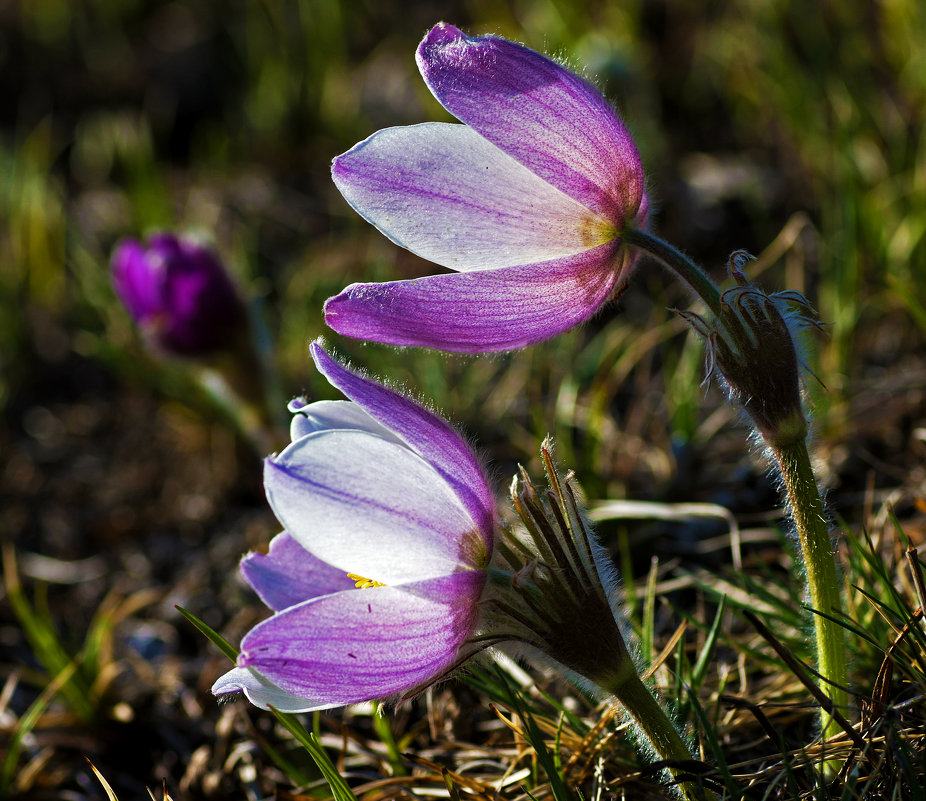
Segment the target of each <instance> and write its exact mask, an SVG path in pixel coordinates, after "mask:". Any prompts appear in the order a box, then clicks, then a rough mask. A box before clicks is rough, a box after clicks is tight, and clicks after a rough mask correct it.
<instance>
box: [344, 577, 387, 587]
mask: <svg viewBox="0 0 926 801" xmlns="http://www.w3.org/2000/svg"><path fill="white" fill-rule="evenodd" d="M347 577H348V578H349V579H350V580H351V581H353V582H354V586H356V587H357V589H358V590H366V589H369V588H370V587H385V586H386V585H385V584H383V583H382V582H381V581H374V580H373V579H368V578H364V577H363V576H358V575H357V574H356V573H348V574H347Z"/></svg>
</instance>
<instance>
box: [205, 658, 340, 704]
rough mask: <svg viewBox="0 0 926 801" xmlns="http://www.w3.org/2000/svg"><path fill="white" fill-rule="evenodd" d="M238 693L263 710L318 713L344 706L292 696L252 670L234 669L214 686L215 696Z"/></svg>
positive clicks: (213, 692)
mask: <svg viewBox="0 0 926 801" xmlns="http://www.w3.org/2000/svg"><path fill="white" fill-rule="evenodd" d="M237 692H243V693H244V694H245V696H247V699H248V700H249V701H250V702H251V703H252V704H254V706H258V707H260V708H261V709H270V707H271V706H272V707H273V708H274V709H278V710H279V711H280V712H316V711H318V710H320V709H331V708H333V707H336V706H343V704H337V703H330V702H327V701H313V700H312V699H310V698H302V697H301V696H298V695H292V694H291V693H288V692H286V691H285V690H281V689H280V688H279V687H277V686H276V685H275V684H273V683H272V682H270V681H267V679H265V678H264V677H263V676H261V675H260V674H259V673H258V672H257V671H256V670H252V669H251V668H243V667H236V668H232V669H231V670H229V671H228V673H226V674H225V675H224V676H222V677H220V678H219V679H218V681H216V683H215V684H213V685H212V694H213V695H226V694H228V693H237Z"/></svg>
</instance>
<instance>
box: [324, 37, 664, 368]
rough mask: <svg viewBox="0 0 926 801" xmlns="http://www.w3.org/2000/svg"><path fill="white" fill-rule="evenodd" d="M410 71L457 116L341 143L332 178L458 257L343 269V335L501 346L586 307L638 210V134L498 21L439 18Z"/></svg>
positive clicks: (390, 230)
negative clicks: (483, 26)
mask: <svg viewBox="0 0 926 801" xmlns="http://www.w3.org/2000/svg"><path fill="white" fill-rule="evenodd" d="M417 62H418V67H419V69H420V71H421V74H422V76H423V78H424V80H425V82H426V83H427V85H428V88H429V89H430V90H431V91H432V92H433V94H434V96H435V97H436V98H437V99H438V100H439V101H440V103H441V104H442V105H443V106H444V107H445V108H446V109H447V110H448V111H449V112H450V113H451V114H453V115H454V116H455V117H457V119H459V120H460V121H461V122H462V123H464V124H463V125H457V124H449V123H436V122H432V123H425V124H422V125H412V126H407V127H396V128H387V129H385V130H382V131H379V132H378V133H375V134H373V135H372V136H370V137H369V138H368V139H366V140H364V141H363V142H360V143H359V144H358V145H356V146H355V147H353V148H352V149H351V150H349V151H348V152H347V153H344V154H343V155H341V156H338V157H337V158H336V159H335V160H334V163H333V166H332V176H333V179H334V182H335V184H336V185H337V187H338V189H340V191H341V193H342V194H343V195H344V197H345V198H346V200H347V201H348V203H350V204H351V205H352V206H353V207H354V209H355V210H356V211H357V212H358V213H359V214H360V215H361V216H363V217H364V218H365V219H367V220H368V221H369V222H371V223H373V225H375V226H376V227H377V228H378V229H379V230H380V231H381V232H382V233H384V234H385V235H386V236H388V237H389V238H390V239H392V240H393V241H394V242H396V243H398V244H399V245H402V246H403V247H406V248H408V249H409V250H411V251H413V252H414V253H417V254H418V255H420V256H422V257H424V258H426V259H428V260H430V261H433V262H435V263H437V264H440V265H442V266H444V267H447V268H449V269H451V270H454V271H455V272H452V273H449V274H442V275H434V276H429V277H425V278H420V279H416V280H411V281H393V282H389V283H383V284H353V285H351V286H349V287H347V288H346V289H345V290H344V291H343V292H341V294H339V295H337V296H336V297H333V298H330V299H329V300H328V302H327V303H326V304H325V319H326V321H327V323H328V325H330V326H331V327H332V328H333V329H334V330H335V331H337V332H339V333H341V334H346V335H348V336H351V337H356V338H360V339H368V340H373V341H377V342H387V343H391V344H395V345H420V346H426V347H433V348H438V349H441V350H448V351H462V352H483V351H495V350H507V349H511V348H517V347H521V346H523V345H527V344H529V343H532V342H537V341H539V340H543V339H547V338H549V337H552V336H554V335H556V334H559V333H561V332H563V331H565V330H567V329H569V328H571V327H573V326H575V325H577V324H578V323H581V322H583V321H585V320H587V319H588V318H590V317H591V316H592V315H593V314H595V312H596V311H597V310H598V309H599V308H600V307H601V306H602V304H604V303H605V302H606V301H607V300H608V299H609V298H610V297H611V296H612V295H613V293H614V291H615V288H616V287H617V286H618V284H619V283H620V282H622V281H623V280H624V279H626V277H627V275H628V274H629V272H630V270H631V268H632V266H633V263H634V255H633V253H632V252H631V251H629V250H628V249H627V248H626V247H625V246H624V245H623V244H622V239H621V235H622V232H624V231H626V230H628V229H630V228H636V227H641V226H643V225H644V223H645V220H646V213H647V199H646V193H645V190H644V177H643V169H642V166H641V163H640V157H639V154H638V153H637V150H636V147H635V146H634V143H633V141H632V139H631V137H630V134H629V133H628V132H627V129H626V128H625V127H624V125H623V124H622V123H621V121H620V119H619V118H618V116H617V114H616V113H615V111H614V110H613V108H612V107H611V106H610V105H609V104H608V102H607V101H606V100H605V99H604V97H603V96H602V95H601V94H600V93H599V92H598V90H597V89H595V88H594V87H593V86H592V85H591V84H590V83H588V82H587V81H585V80H584V79H582V78H580V77H579V76H577V75H575V74H574V73H572V72H570V71H569V70H567V69H565V68H564V67H562V66H560V65H559V64H557V63H556V62H555V61H552V60H551V59H549V58H547V57H545V56H542V55H540V54H539V53H536V52H534V51H533V50H530V49H528V48H526V47H524V46H523V45H520V44H516V43H514V42H509V41H507V40H505V39H501V38H499V37H497V36H482V37H476V38H470V37H467V36H465V35H464V34H463V33H461V32H460V31H459V30H457V29H456V28H454V27H453V26H451V25H447V24H444V23H441V24H439V25H437V26H435V27H434V28H433V29H432V30H431V31H430V32H429V33H428V34H427V35H426V36H425V38H424V40H423V41H422V42H421V45H420V46H419V47H418V53H417Z"/></svg>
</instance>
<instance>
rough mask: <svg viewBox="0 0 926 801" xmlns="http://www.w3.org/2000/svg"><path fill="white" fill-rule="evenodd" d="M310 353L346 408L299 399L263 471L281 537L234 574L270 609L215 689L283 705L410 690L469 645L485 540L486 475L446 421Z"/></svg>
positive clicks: (491, 519)
mask: <svg viewBox="0 0 926 801" xmlns="http://www.w3.org/2000/svg"><path fill="white" fill-rule="evenodd" d="M312 355H313V358H314V359H315V363H316V365H317V367H318V369H319V370H320V371H321V372H322V373H323V374H324V375H325V377H326V378H327V379H328V380H329V381H330V382H331V384H332V385H334V386H335V387H337V388H338V389H339V390H341V392H343V393H344V395H346V396H347V397H348V398H350V401H318V402H316V403H312V404H308V405H302V404H298V403H297V404H295V405H294V406H293V407H292V408H293V411H294V412H295V413H296V414H295V416H294V418H293V422H292V431H291V433H292V442H291V443H290V445H288V446H287V447H286V448H285V449H284V450H283V451H282V452H281V453H279V454H277V455H276V456H273V457H270V458H269V459H267V461H266V466H265V473H264V486H265V489H266V493H267V498H268V500H269V501H270V505H271V506H272V508H273V511H274V513H275V514H276V516H277V518H278V519H279V520H280V522H281V523H282V524H283V526H284V527H285V529H286V530H285V531H284V532H283V533H282V534H279V535H278V536H277V537H276V538H275V539H274V540H273V542H272V543H271V547H270V551H269V553H268V554H266V555H263V554H250V555H249V556H247V557H245V559H244V560H243V562H242V571H243V573H244V576H245V578H246V580H247V581H248V583H249V584H250V585H251V586H252V587H253V588H254V590H256V592H257V594H258V595H259V596H260V597H261V599H262V600H263V601H264V602H265V603H266V604H267V606H269V607H270V608H271V609H272V610H273V611H274V615H273V616H272V617H270V618H269V619H267V620H265V621H264V622H262V623H260V624H258V625H257V626H256V627H255V628H253V629H252V630H251V631H250V632H248V633H247V634H246V635H245V637H244V639H243V641H242V643H241V653H240V655H239V658H238V664H237V667H235V668H234V669H232V670H231V671H229V672H228V673H226V674H225V675H224V676H223V677H222V678H220V679H219V680H218V681H217V682H216V684H215V686H214V687H213V692H214V693H216V694H224V693H229V692H235V691H244V693H245V694H246V695H247V697H248V698H249V699H250V700H251V701H252V702H253V703H255V704H257V705H258V706H262V707H265V708H266V707H267V706H269V705H272V706H274V707H276V708H278V709H281V710H286V711H307V710H311V709H325V708H330V707H335V706H342V705H344V704H350V703H355V702H359V701H366V700H371V699H374V698H384V697H387V696H392V695H396V694H404V693H409V692H414V691H415V689H417V688H420V687H423V686H426V685H428V684H430V683H431V682H433V681H436V680H437V679H439V678H440V677H441V676H443V675H444V674H446V673H447V672H448V671H449V670H451V669H453V668H454V667H455V666H456V665H457V664H459V663H460V662H461V661H462V660H463V659H465V658H466V657H467V656H468V655H469V654H470V653H472V651H473V650H474V649H475V650H478V647H476V646H471V645H469V644H468V638H470V637H471V635H472V634H473V632H474V630H475V627H476V624H477V618H478V615H477V604H478V601H479V598H480V596H481V594H482V590H483V587H484V585H485V582H486V577H487V572H486V569H487V567H488V564H489V559H490V557H491V553H492V548H493V537H494V531H495V511H494V499H493V497H492V493H491V492H490V490H489V488H488V485H487V483H486V480H485V478H484V476H483V473H482V470H481V468H480V466H479V464H478V462H477V460H476V458H475V456H474V455H473V453H472V451H471V450H470V448H469V447H468V446H467V444H466V443H465V442H464V441H463V440H462V439H461V437H460V436H459V434H457V433H456V431H454V429H453V428H452V427H451V426H450V425H449V424H448V423H447V422H445V421H444V420H443V419H441V418H440V417H438V416H437V415H435V414H433V413H431V412H429V411H427V410H426V409H424V408H423V407H421V406H419V405H418V404H417V403H415V402H413V401H411V400H409V399H408V398H406V397H404V396H402V395H399V394H398V393H396V392H393V391H392V390H389V389H387V388H385V387H383V386H382V385H380V384H378V383H376V382H375V381H372V380H370V379H368V378H365V377H363V376H361V375H358V374H356V373H353V372H351V371H349V370H347V369H346V368H345V367H343V366H342V365H340V364H339V363H338V362H336V361H335V360H334V359H332V358H331V357H330V356H328V354H327V353H325V351H324V350H323V349H322V348H321V347H320V346H319V345H318V344H317V343H316V344H313V345H312ZM479 647H481V646H479Z"/></svg>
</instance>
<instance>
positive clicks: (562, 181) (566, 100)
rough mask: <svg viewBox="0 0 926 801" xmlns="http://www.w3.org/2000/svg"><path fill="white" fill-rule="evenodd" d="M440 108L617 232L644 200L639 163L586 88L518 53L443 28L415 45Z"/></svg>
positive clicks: (503, 43)
mask: <svg viewBox="0 0 926 801" xmlns="http://www.w3.org/2000/svg"><path fill="white" fill-rule="evenodd" d="M417 61H418V68H419V69H420V70H421V75H422V77H423V78H424V80H425V82H426V83H427V85H428V87H429V88H430V89H431V91H432V92H433V93H434V96H435V97H436V98H437V99H438V101H440V103H441V104H442V105H443V106H444V108H446V109H447V110H448V111H449V112H450V113H451V114H453V115H454V116H455V117H456V118H457V119H459V120H461V121H462V122H465V123H466V124H467V125H469V126H471V127H472V128H473V129H474V130H476V131H478V132H479V133H480V134H481V135H482V136H484V137H485V138H486V139H488V140H489V141H490V142H492V144H494V145H496V146H497V147H499V148H501V149H502V150H504V151H505V152H506V153H508V154H509V155H510V156H512V157H513V158H514V159H516V160H517V161H518V162H520V163H521V164H523V165H524V166H526V167H527V168H528V169H530V170H531V171H532V172H534V173H536V174H537V175H539V176H540V177H541V178H543V179H544V180H545V181H548V182H549V183H550V184H552V185H553V186H555V187H556V188H557V189H560V190H561V191H563V192H565V193H566V194H567V195H569V196H570V197H572V198H575V199H576V200H577V201H578V202H579V203H581V204H582V205H583V206H585V207H587V208H589V209H591V210H592V211H593V212H595V213H596V214H599V215H602V216H604V217H606V218H607V219H608V220H610V221H611V222H612V223H613V224H614V225H615V226H616V227H617V228H618V229H620V228H622V227H623V226H624V224H625V222H629V220H630V219H631V218H632V217H633V216H634V215H635V214H636V211H637V208H638V206H639V204H640V198H641V197H642V195H643V169H642V165H641V163H640V156H639V154H638V153H637V149H636V147H635V145H634V144H633V140H632V139H631V138H630V134H629V133H628V132H627V129H626V128H625V127H624V126H623V124H622V123H621V121H620V119H619V118H618V116H617V114H616V113H615V111H614V109H613V108H611V106H610V104H609V103H608V102H607V100H605V98H604V97H603V96H602V95H601V93H600V92H599V91H598V90H597V89H595V87H593V86H592V85H591V84H590V83H588V82H587V81H585V80H583V79H582V78H580V77H579V76H577V75H574V74H573V73H572V72H570V71H569V70H567V69H565V68H564V67H562V66H560V65H559V64H557V63H556V62H555V61H552V60H551V59H549V58H546V57H545V56H542V55H540V54H539V53H537V52H535V51H533V50H530V49H529V48H527V47H524V46H523V45H520V44H516V43H514V42H509V41H507V40H505V39H500V38H498V37H496V36H479V37H475V38H470V37H468V36H465V35H464V34H463V33H462V32H461V31H459V30H458V29H457V28H454V27H453V26H452V25H447V24H446V23H441V24H439V25H436V26H435V27H434V28H432V29H431V31H429V32H428V34H427V35H426V36H425V37H424V40H423V41H422V42H421V44H420V45H419V47H418V53H417Z"/></svg>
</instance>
